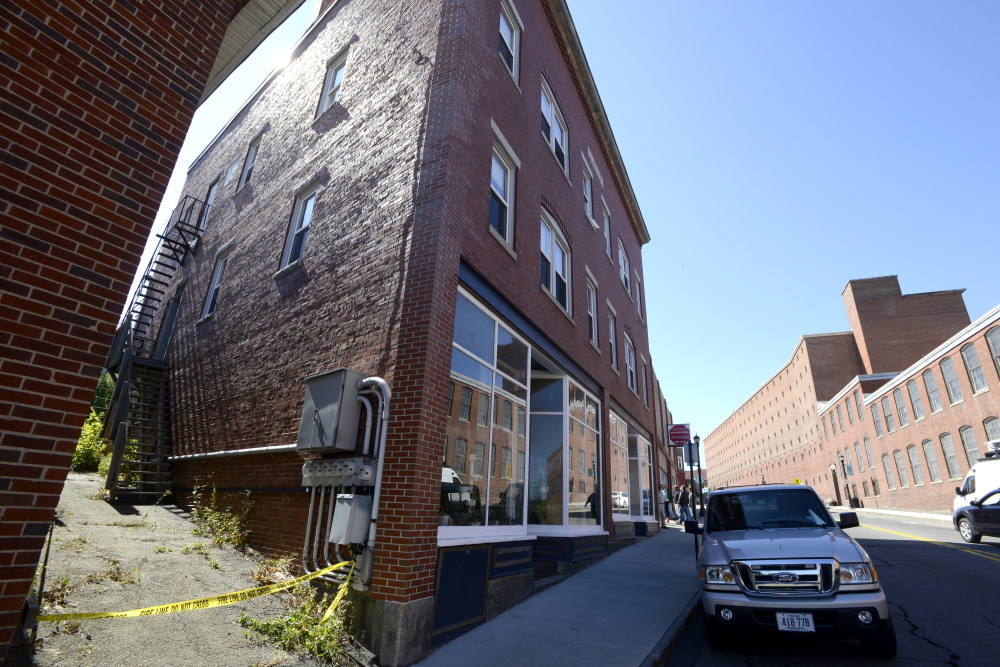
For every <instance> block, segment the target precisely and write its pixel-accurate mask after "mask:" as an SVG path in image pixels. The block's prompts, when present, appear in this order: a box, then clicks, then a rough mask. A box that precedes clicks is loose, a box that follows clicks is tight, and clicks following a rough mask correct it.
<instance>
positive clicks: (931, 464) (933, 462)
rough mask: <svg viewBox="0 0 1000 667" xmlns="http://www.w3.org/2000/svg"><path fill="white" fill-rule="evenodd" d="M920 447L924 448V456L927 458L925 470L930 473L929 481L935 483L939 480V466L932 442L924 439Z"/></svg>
mask: <svg viewBox="0 0 1000 667" xmlns="http://www.w3.org/2000/svg"><path fill="white" fill-rule="evenodd" d="M921 447H922V448H923V450H924V458H925V459H927V472H929V473H930V475H931V482H932V483H934V484H937V483H938V482H940V481H941V467H940V466H938V461H937V452H935V451H934V443H933V442H931V441H930V440H924V442H923V444H922V445H921Z"/></svg>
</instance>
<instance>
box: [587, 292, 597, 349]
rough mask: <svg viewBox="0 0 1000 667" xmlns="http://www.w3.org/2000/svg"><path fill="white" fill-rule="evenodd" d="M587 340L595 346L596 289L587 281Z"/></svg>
mask: <svg viewBox="0 0 1000 667" xmlns="http://www.w3.org/2000/svg"><path fill="white" fill-rule="evenodd" d="M587 339H588V340H590V342H591V343H592V344H593V345H595V346H596V345H597V287H596V286H595V285H594V283H593V282H592V281H590V280H588V281H587Z"/></svg>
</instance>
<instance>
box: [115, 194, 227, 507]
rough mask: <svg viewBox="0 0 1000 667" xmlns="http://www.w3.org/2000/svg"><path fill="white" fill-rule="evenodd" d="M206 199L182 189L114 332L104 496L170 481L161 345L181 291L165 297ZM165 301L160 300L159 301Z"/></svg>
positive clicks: (140, 492)
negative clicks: (183, 194) (109, 442)
mask: <svg viewBox="0 0 1000 667" xmlns="http://www.w3.org/2000/svg"><path fill="white" fill-rule="evenodd" d="M208 211H209V205H207V204H205V203H204V202H202V201H200V200H197V199H194V198H193V197H185V198H184V199H183V200H182V201H181V203H180V205H179V206H178V207H177V208H176V209H175V210H174V213H173V214H172V215H171V219H170V222H169V223H168V224H167V230H166V232H165V233H164V234H162V235H157V237H158V238H159V239H160V242H159V244H158V245H157V248H156V251H155V252H154V253H153V257H152V259H151V260H150V262H149V265H148V266H147V267H146V272H145V273H144V274H143V276H142V279H141V280H140V281H139V286H138V287H137V289H136V291H135V294H134V295H133V296H132V301H131V302H130V303H129V307H128V309H127V310H126V311H125V315H124V317H123V318H122V321H121V324H119V325H118V330H117V331H116V332H115V337H114V340H113V341H112V343H111V349H110V351H109V352H108V358H107V361H106V362H105V364H104V366H105V370H107V372H108V373H110V374H111V376H112V377H113V378H114V380H115V388H114V392H113V394H112V397H111V403H110V405H109V407H108V412H107V415H106V416H105V421H104V436H105V437H106V438H109V439H111V440H112V441H113V442H114V446H113V449H112V453H111V465H110V467H109V469H108V478H107V481H106V483H105V488H106V489H107V490H108V491H109V492H110V494H111V499H112V500H115V499H116V498H117V497H118V496H123V495H124V496H129V497H132V496H138V497H140V498H142V499H144V500H149V499H150V498H152V499H153V500H156V499H158V498H159V497H161V496H162V495H163V494H164V493H165V492H166V491H167V490H168V489H169V488H170V464H169V461H168V457H169V456H170V453H171V446H170V413H169V408H170V404H169V397H168V391H167V389H168V388H167V368H166V362H165V357H166V352H167V345H168V343H169V341H170V334H171V332H172V330H173V325H174V321H175V320H176V316H177V308H178V305H179V303H180V293H179V291H178V293H177V294H176V295H175V296H174V298H172V299H170V300H169V301H167V302H166V304H164V297H165V296H166V294H167V290H168V288H169V286H170V283H171V281H172V280H173V279H174V277H175V275H176V273H177V270H178V268H180V267H181V266H183V265H184V261H185V260H186V259H187V256H188V254H189V253H191V252H192V251H193V250H194V248H195V245H196V243H197V241H198V239H199V238H201V232H202V229H203V227H204V221H205V220H206V218H207V217H208ZM164 306H166V307H164Z"/></svg>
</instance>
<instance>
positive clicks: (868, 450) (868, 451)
mask: <svg viewBox="0 0 1000 667" xmlns="http://www.w3.org/2000/svg"><path fill="white" fill-rule="evenodd" d="M865 454H866V455H867V457H868V467H869V468H871V469H873V470H874V469H875V458H874V457H873V456H872V443H871V441H870V440H869V439H868V438H865Z"/></svg>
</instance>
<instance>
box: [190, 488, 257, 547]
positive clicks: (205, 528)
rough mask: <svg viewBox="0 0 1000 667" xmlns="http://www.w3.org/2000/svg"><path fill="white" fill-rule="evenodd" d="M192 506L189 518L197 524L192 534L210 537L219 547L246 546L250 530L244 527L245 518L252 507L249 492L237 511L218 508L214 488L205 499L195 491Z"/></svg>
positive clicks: (228, 508)
mask: <svg viewBox="0 0 1000 667" xmlns="http://www.w3.org/2000/svg"><path fill="white" fill-rule="evenodd" d="M193 505H194V508H193V509H192V510H191V518H192V519H194V521H195V523H197V524H198V529H196V531H192V533H193V534H195V535H196V536H211V537H212V540H213V541H214V542H215V544H218V545H219V546H222V545H224V544H229V545H232V546H233V547H235V548H237V549H242V548H244V547H245V546H246V542H247V535H248V534H249V533H250V529H249V528H247V525H246V523H247V516H249V514H250V508H251V507H252V503H251V502H250V493H249V492H248V493H246V494H245V495H244V500H243V502H242V503H241V505H242V507H241V509H239V510H235V509H233V508H232V507H225V508H221V507H219V499H218V495H217V493H216V490H215V487H212V493H211V494H210V495H209V496H208V498H207V499H206V498H205V495H204V492H203V491H202V490H201V489H197V490H196V491H195V492H194V502H193Z"/></svg>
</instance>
